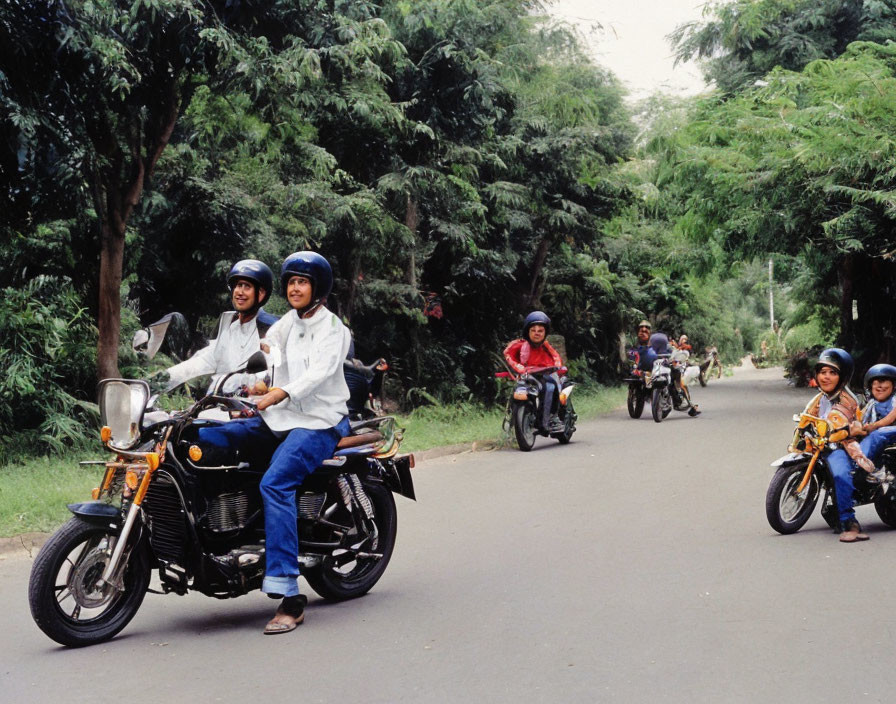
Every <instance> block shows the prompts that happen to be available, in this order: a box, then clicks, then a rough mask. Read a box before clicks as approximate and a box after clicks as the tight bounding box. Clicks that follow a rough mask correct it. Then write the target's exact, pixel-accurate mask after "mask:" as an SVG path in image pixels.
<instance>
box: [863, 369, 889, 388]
mask: <svg viewBox="0 0 896 704" xmlns="http://www.w3.org/2000/svg"><path fill="white" fill-rule="evenodd" d="M875 379H889V380H890V381H892V382H893V385H894V386H896V367H894V366H893V365H892V364H875V365H874V366H873V367H871V369H869V370H868V371H867V372H865V379H864V386H865V388H866V389H868V390H869V391H870V389H871V382H872V381H874V380H875Z"/></svg>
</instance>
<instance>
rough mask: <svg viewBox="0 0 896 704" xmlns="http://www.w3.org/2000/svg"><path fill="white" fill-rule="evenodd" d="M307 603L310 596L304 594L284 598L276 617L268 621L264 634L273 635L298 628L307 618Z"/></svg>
mask: <svg viewBox="0 0 896 704" xmlns="http://www.w3.org/2000/svg"><path fill="white" fill-rule="evenodd" d="M307 603H308V597H307V596H305V595H304V594H298V595H297V596H288V597H286V598H284V599H283V601H282V602H281V604H280V606H279V607H277V613H276V614H274V618H272V619H271V620H270V621H268V624H267V625H266V626H265V627H264V634H265V635H266V636H273V635H277V634H280V633H289V632H290V631H294V630H296V627H297V626H298V625H300V624H301V623H302V622H303V621H304V620H305V605H306V604H307Z"/></svg>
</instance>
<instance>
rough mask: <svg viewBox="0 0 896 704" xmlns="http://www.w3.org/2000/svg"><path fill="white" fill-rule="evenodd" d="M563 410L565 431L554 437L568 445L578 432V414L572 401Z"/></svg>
mask: <svg viewBox="0 0 896 704" xmlns="http://www.w3.org/2000/svg"><path fill="white" fill-rule="evenodd" d="M641 405H642V406H643V405H644V402H643V401H641ZM563 408H564V409H565V410H564V411H563V413H562V414H561V415H562V417H563V431H562V432H560V433H557V434H555V435H554V436H553V437H555V438H557V440H558V441H559V442H560V444H561V445H566V444H568V443H569V441H570V440H572V434H573V433H574V432H576V412H575V410H574V409H573V407H572V401H571V400H568V401H567V402H566V406H564V407H563Z"/></svg>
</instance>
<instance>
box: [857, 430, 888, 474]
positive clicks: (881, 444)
mask: <svg viewBox="0 0 896 704" xmlns="http://www.w3.org/2000/svg"><path fill="white" fill-rule="evenodd" d="M894 442H896V425H888V426H886V427H884V428H878V429H877V430H872V431H871V432H870V433H868V435H866V436H865V437H864V438H862V442H860V443H859V447H861V448H862V452H864V453H865V457H867V458H868V459H869V460H871V461H872V462H874V464H875V465H876V464H877V460H878V459H879V458H880V453H881V452H882V451H883V449H884V448H885V447H887V446H888V445H890V444H892V443H894Z"/></svg>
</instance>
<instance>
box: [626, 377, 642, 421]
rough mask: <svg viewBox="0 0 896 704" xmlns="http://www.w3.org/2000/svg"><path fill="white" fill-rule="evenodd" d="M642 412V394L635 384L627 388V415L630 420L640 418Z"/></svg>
mask: <svg viewBox="0 0 896 704" xmlns="http://www.w3.org/2000/svg"><path fill="white" fill-rule="evenodd" d="M643 412H644V393H643V392H642V391H641V389H640V388H639V387H637V386H636V385H635V384H630V385H629V387H628V414H629V415H630V416H631V417H632V418H640V417H641V414H642V413H643Z"/></svg>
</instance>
